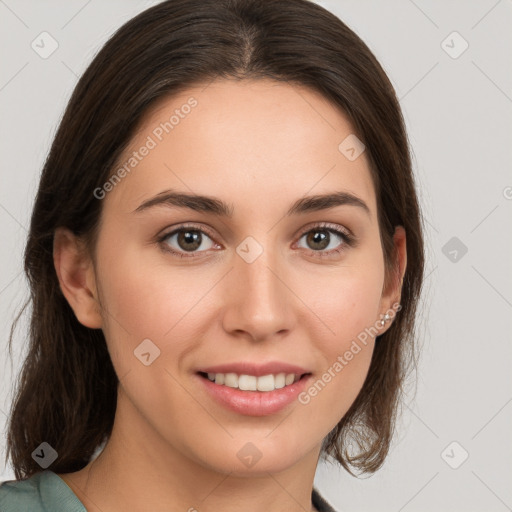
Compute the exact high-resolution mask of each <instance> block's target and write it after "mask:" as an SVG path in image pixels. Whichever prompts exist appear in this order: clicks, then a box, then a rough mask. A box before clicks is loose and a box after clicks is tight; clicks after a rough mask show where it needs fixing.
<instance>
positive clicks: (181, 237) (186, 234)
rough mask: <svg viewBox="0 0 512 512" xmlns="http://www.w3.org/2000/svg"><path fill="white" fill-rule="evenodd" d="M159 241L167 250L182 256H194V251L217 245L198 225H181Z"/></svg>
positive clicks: (204, 250)
mask: <svg viewBox="0 0 512 512" xmlns="http://www.w3.org/2000/svg"><path fill="white" fill-rule="evenodd" d="M208 241H209V242H208ZM159 242H160V243H161V244H162V246H163V248H164V249H165V250H166V251H169V252H171V253H173V254H175V255H177V256H180V257H182V258H187V257H193V256H194V253H197V252H206V251H207V250H208V249H211V248H212V247H214V246H215V244H214V242H213V240H212V239H211V238H210V236H209V235H208V234H207V233H206V232H205V231H204V229H200V228H198V227H196V226H180V227H179V228H177V229H174V230H173V231H171V232H170V233H166V234H165V235H163V236H162V237H160V239H159ZM199 249H202V250H199ZM187 253H190V254H187Z"/></svg>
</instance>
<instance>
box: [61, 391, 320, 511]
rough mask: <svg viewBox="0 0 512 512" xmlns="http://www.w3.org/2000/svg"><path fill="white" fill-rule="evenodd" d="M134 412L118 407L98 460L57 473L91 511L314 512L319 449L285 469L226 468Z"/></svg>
mask: <svg viewBox="0 0 512 512" xmlns="http://www.w3.org/2000/svg"><path fill="white" fill-rule="evenodd" d="M125 398H126V397H125ZM131 407H132V406H131V405H130V404H129V403H128V401H127V399H125V400H122V401H119V402H118V407H117V410H116V420H115V422H114V428H113V430H112V435H111V437H110V439H109V441H108V443H107V444H106V446H105V448H104V449H103V451H102V452H101V453H100V455H99V456H98V457H97V458H96V459H95V460H93V461H91V462H90V463H89V464H88V465H87V466H86V467H85V468H83V469H82V470H80V471H78V472H76V473H69V474H65V475H59V476H61V478H63V479H64V480H65V481H66V483H67V484H68V485H69V486H70V487H71V489H72V490H73V491H74V492H75V494H76V495H77V496H78V498H79V499H80V500H81V501H82V503H83V504H84V506H85V507H86V508H87V511H88V512H96V511H98V512H118V511H123V512H125V511H126V510H151V511H154V512H160V511H162V512H163V511H164V510H165V511H168V510H169V509H170V507H171V506H172V509H173V510H183V511H187V512H197V511H199V510H203V511H208V512H216V511H219V512H220V511H223V512H235V511H237V512H238V511H239V510H244V512H283V511H287V512H290V511H297V512H304V511H310V510H315V509H314V508H313V506H312V503H311V493H312V488H313V481H314V476H315V471H316V466H317V463H318V458H319V453H320V448H321V445H317V446H315V447H314V449H313V450H311V451H310V452H308V453H306V455H305V456H304V457H302V458H301V459H300V460H298V461H295V463H294V464H293V465H292V466H288V467H285V468H284V469H283V468H277V470H276V471H269V470H261V469H260V470H257V468H258V463H255V464H254V466H253V467H252V468H250V469H247V470H246V471H244V472H240V471H225V470H224V471H221V470H219V469H218V468H217V469H216V468H215V467H214V466H213V465H210V466H209V465H208V463H207V461H206V460H198V458H197V455H195V454H193V453H189V452H187V448H186V446H183V445H180V443H179V440H173V441H175V442H173V444H170V443H169V441H166V440H164V439H163V438H162V437H161V436H160V435H159V434H158V433H157V432H155V430H154V429H153V428H152V427H151V426H150V425H148V424H147V422H145V421H141V417H140V415H139V416H135V415H133V414H132V413H133V411H131V410H130V409H131ZM137 418H138V419H137ZM261 460H262V461H263V457H262V459H261ZM262 467H263V465H260V468H262Z"/></svg>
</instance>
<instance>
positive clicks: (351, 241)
mask: <svg viewBox="0 0 512 512" xmlns="http://www.w3.org/2000/svg"><path fill="white" fill-rule="evenodd" d="M187 230H188V231H199V232H200V233H203V234H205V235H207V236H208V237H209V238H210V239H212V241H213V236H212V234H211V233H209V231H208V230H205V229H204V227H200V226H197V225H193V224H184V225H181V226H179V227H177V228H175V229H173V230H172V231H170V232H169V233H165V234H164V235H162V236H161V237H159V238H158V240H157V242H158V243H159V244H160V246H161V247H162V249H163V250H164V251H166V252H169V253H171V254H172V255H173V256H177V257H179V258H197V256H194V254H197V252H195V253H194V252H192V253H190V255H189V254H186V253H183V252H180V251H176V250H174V249H172V248H170V246H169V244H167V243H165V240H167V239H168V238H170V237H171V236H172V235H175V234H176V233H180V232H182V231H187ZM313 231H328V232H329V233H334V234H335V235H337V236H339V237H340V238H341V239H342V240H343V244H342V245H341V247H338V248H337V249H331V250H330V251H313V250H306V251H307V252H308V253H309V254H310V255H312V256H314V257H317V258H328V257H332V256H334V255H337V254H340V253H341V252H343V251H345V250H346V249H347V247H355V245H356V238H355V237H354V235H352V234H350V233H348V232H345V231H342V230H340V228H339V227H337V226H336V224H330V223H328V222H320V223H319V224H317V225H315V226H313V227H309V228H308V229H306V230H305V231H303V232H301V234H300V235H299V240H300V239H301V238H302V237H303V236H304V235H307V234H308V233H310V232H313ZM198 252H199V253H201V252H207V251H198Z"/></svg>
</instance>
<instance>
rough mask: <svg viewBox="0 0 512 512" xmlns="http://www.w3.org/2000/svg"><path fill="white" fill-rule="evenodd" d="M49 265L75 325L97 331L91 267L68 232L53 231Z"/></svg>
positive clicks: (97, 311)
mask: <svg viewBox="0 0 512 512" xmlns="http://www.w3.org/2000/svg"><path fill="white" fill-rule="evenodd" d="M53 263H54V266H55V271H56V273H57V278H58V280H59V285H60V289H61V290H62V293H63V295H64V297H66V300H67V301H68V303H69V305H70V306H71V308H72V309H73V311H74V312H75V315H76V317H77V319H78V321H79V322H80V323H81V324H82V325H84V326H86V327H89V328H91V329H100V328H101V327H102V319H101V314H100V308H99V304H98V299H97V288H96V277H95V274H94V267H93V264H92V261H91V258H90V256H89V255H88V253H87V251H86V250H85V247H84V244H83V242H82V241H81V240H80V239H79V238H78V237H77V236H76V235H74V234H73V233H72V232H71V231H70V230H69V229H66V228H57V229H56V230H55V234H54V239H53Z"/></svg>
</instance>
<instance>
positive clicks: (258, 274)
mask: <svg viewBox="0 0 512 512" xmlns="http://www.w3.org/2000/svg"><path fill="white" fill-rule="evenodd" d="M261 245H262V246H263V244H261ZM252 249H254V248H252ZM240 254H242V256H240V255H239V254H238V253H237V254H236V255H235V256H234V262H233V263H234V268H233V269H232V271H231V272H229V274H228V276H227V278H226V282H225V283H224V287H225V288H224V293H225V294H226V295H225V296H226V300H225V308H224V310H223V326H224V329H225V330H226V332H229V333H231V334H235V335H237V336H238V337H243V336H244V335H245V336H246V337H249V338H251V339H253V340H256V341H263V340H266V339H271V338H274V337H276V336H277V335H280V336H283V335H285V334H286V333H287V332H289V331H291V330H292V329H293V326H294V324H295V321H296V320H295V315H294V307H295V306H296V302H297V299H296V297H294V294H293V292H292V291H291V288H290V284H288V283H287V272H286V268H285V265H284V262H281V261H278V258H277V256H276V251H274V250H271V249H269V248H267V247H263V252H261V254H260V255H259V256H258V257H257V258H256V259H254V261H251V258H245V259H244V254H243V252H240Z"/></svg>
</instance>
